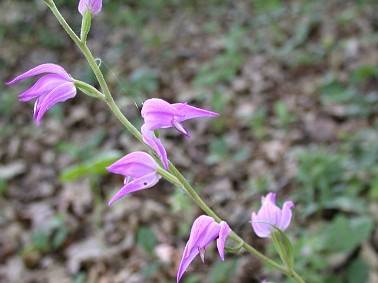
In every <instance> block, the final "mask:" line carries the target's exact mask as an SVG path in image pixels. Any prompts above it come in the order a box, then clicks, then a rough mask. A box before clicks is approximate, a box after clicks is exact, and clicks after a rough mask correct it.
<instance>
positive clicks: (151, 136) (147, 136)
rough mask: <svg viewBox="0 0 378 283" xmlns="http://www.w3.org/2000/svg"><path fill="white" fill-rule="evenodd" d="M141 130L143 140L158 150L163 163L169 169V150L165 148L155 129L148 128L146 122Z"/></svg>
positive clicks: (157, 152)
mask: <svg viewBox="0 0 378 283" xmlns="http://www.w3.org/2000/svg"><path fill="white" fill-rule="evenodd" d="M141 132H142V136H143V141H144V142H145V143H146V144H147V145H148V146H150V147H151V148H152V149H153V150H154V151H155V152H156V154H157V155H158V156H159V158H160V160H161V162H162V163H163V166H164V168H165V169H168V166H169V161H168V156H167V151H166V150H165V148H164V146H163V144H162V143H161V141H160V139H159V138H158V137H156V136H155V133H154V131H153V130H150V129H148V127H147V125H145V124H144V125H143V126H142V128H141Z"/></svg>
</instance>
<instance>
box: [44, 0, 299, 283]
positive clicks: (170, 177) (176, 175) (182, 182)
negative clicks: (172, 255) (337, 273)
mask: <svg viewBox="0 0 378 283" xmlns="http://www.w3.org/2000/svg"><path fill="white" fill-rule="evenodd" d="M44 2H45V3H46V4H47V6H48V7H49V8H50V10H51V11H52V13H53V14H54V16H55V17H56V18H57V20H58V22H59V23H60V25H61V26H62V27H63V29H64V30H65V31H66V33H67V34H68V35H69V37H70V38H71V39H72V41H73V42H74V43H75V44H76V45H77V47H78V48H79V49H80V50H81V52H82V53H83V55H84V57H85V58H86V60H87V62H88V64H89V66H90V67H91V69H92V71H93V73H94V75H95V76H96V79H97V81H98V83H99V85H100V87H101V89H102V91H103V93H101V92H99V91H98V90H97V89H95V88H92V89H91V88H88V85H87V84H85V83H83V82H80V81H75V83H78V84H81V86H82V87H87V89H89V90H92V91H93V92H94V94H95V95H97V96H98V97H101V98H102V99H103V100H104V101H105V102H106V104H107V105H108V106H109V108H110V110H111V111H112V112H113V114H114V115H115V116H116V117H117V118H118V120H119V121H120V122H121V123H122V124H123V125H124V126H125V128H126V129H127V130H128V131H129V132H130V133H131V134H132V135H133V136H134V137H135V138H136V139H137V140H138V141H140V142H141V143H144V142H143V137H142V134H141V133H140V132H139V130H138V129H137V128H135V127H134V125H133V124H132V123H131V122H130V121H129V120H128V119H127V118H126V116H125V115H124V114H123V113H122V112H121V110H120V109H119V107H118V105H117V104H116V103H115V101H114V99H113V96H112V95H111V92H110V90H109V87H108V85H107V83H106V80H105V78H104V75H103V73H102V71H101V69H100V67H99V66H98V65H97V63H96V59H95V58H94V56H93V55H92V53H91V51H90V49H89V48H88V46H87V45H86V43H85V42H84V41H82V40H80V38H79V37H78V36H77V35H76V33H75V32H74V31H73V30H72V28H71V27H70V26H69V24H68V23H67V22H66V20H65V19H64V18H63V16H62V15H61V13H60V12H59V10H58V9H57V7H56V5H55V3H54V1H53V0H48V1H47V0H44ZM158 172H159V174H160V175H161V176H162V177H164V178H165V179H166V180H167V181H169V182H171V183H172V184H174V185H177V186H180V187H183V189H184V190H185V192H186V193H187V194H188V195H189V196H190V197H191V198H192V199H193V201H194V202H195V203H196V204H197V205H198V206H199V207H200V208H201V209H202V210H203V211H204V212H205V213H206V214H207V215H209V216H211V217H213V218H214V219H215V220H216V221H218V222H220V221H222V219H221V218H220V217H219V216H218V215H217V214H216V213H215V212H214V211H213V210H212V209H211V208H210V207H209V206H208V205H207V204H206V203H205V202H204V201H203V200H202V198H201V197H200V196H199V195H198V194H197V192H196V191H195V190H194V188H193V187H192V186H191V185H190V184H189V182H188V181H187V180H186V179H185V177H184V176H183V175H182V174H181V172H180V171H179V170H178V169H177V168H176V167H175V166H174V165H173V164H172V163H171V162H170V164H169V171H167V170H165V169H163V168H162V167H159V168H158ZM230 238H231V239H233V240H234V241H236V242H238V243H239V244H241V246H242V247H243V248H244V249H245V250H246V251H248V252H249V253H251V254H252V255H254V256H256V257H257V258H259V259H260V260H261V261H263V262H265V263H266V264H267V265H270V266H271V267H273V268H276V269H277V270H279V271H281V272H282V273H284V274H286V275H287V276H289V277H291V278H293V279H294V280H295V281H296V282H298V283H305V282H304V280H303V279H302V278H301V277H300V276H299V275H298V274H297V273H296V272H295V271H291V270H287V269H286V268H285V267H284V266H282V265H280V264H278V263H276V262H275V261H273V260H272V259H270V258H268V257H267V256H265V255H263V254H262V253H260V252H259V251H258V250H256V249H255V248H254V247H252V246H251V245H249V244H247V243H246V242H245V241H244V240H243V239H242V238H241V237H240V236H238V235H237V234H236V233H235V232H233V231H232V232H231V234H230Z"/></svg>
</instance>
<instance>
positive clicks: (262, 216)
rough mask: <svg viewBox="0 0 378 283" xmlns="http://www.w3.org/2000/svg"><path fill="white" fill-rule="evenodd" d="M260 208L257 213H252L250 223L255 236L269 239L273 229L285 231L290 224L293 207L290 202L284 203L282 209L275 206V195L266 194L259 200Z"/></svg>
mask: <svg viewBox="0 0 378 283" xmlns="http://www.w3.org/2000/svg"><path fill="white" fill-rule="evenodd" d="M261 202H262V205H261V208H260V210H259V211H258V212H257V214H256V213H255V212H253V213H252V216H251V223H252V228H253V230H254V231H255V233H256V235H257V236H259V237H261V238H268V237H270V235H271V233H272V231H273V230H274V229H280V230H282V231H285V230H286V229H287V228H288V227H289V225H290V222H291V218H292V212H291V209H292V208H293V207H294V203H293V202H292V201H286V202H284V204H283V207H282V209H281V208H279V207H278V206H277V205H276V194H275V193H268V194H267V195H266V196H265V197H262V198H261Z"/></svg>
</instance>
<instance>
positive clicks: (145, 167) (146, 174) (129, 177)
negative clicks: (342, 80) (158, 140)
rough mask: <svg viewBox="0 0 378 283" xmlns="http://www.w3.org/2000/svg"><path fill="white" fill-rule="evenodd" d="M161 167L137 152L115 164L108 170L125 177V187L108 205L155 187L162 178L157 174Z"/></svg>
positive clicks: (145, 155)
mask: <svg viewBox="0 0 378 283" xmlns="http://www.w3.org/2000/svg"><path fill="white" fill-rule="evenodd" d="M158 167H159V165H158V164H157V163H156V161H155V160H154V159H153V158H152V157H151V156H150V155H149V154H147V153H145V152H143V151H136V152H132V153H129V154H127V155H126V156H124V157H123V158H121V159H120V160H118V161H116V162H114V163H113V164H112V165H110V166H109V167H108V168H107V169H108V171H109V172H111V173H114V174H119V175H123V176H124V177H125V181H124V186H123V187H122V188H121V189H120V190H119V191H118V192H117V193H116V194H115V195H114V196H113V197H112V198H111V199H110V201H109V202H108V205H111V204H112V203H113V202H115V201H117V200H119V199H121V198H123V197H124V196H126V195H127V194H130V193H133V192H136V191H140V190H144V189H148V188H151V187H153V186H155V185H156V184H157V183H158V182H159V180H160V178H161V176H160V175H159V174H158V173H157V168H158Z"/></svg>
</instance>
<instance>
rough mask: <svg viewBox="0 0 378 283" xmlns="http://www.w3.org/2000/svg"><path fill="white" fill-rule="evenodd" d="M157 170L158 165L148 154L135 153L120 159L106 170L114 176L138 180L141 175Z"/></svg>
mask: <svg viewBox="0 0 378 283" xmlns="http://www.w3.org/2000/svg"><path fill="white" fill-rule="evenodd" d="M157 168H158V164H157V163H156V161H155V160H154V159H153V158H152V157H151V156H150V155H149V154H148V153H146V152H142V151H136V152H132V153H129V154H127V155H126V156H124V157H122V158H121V159H119V160H118V161H116V162H114V163H113V164H112V165H110V166H109V167H108V168H107V169H108V171H109V172H111V173H114V174H120V175H123V176H129V177H131V178H139V177H141V176H143V175H146V174H149V173H152V172H155V171H156V169H157Z"/></svg>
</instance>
